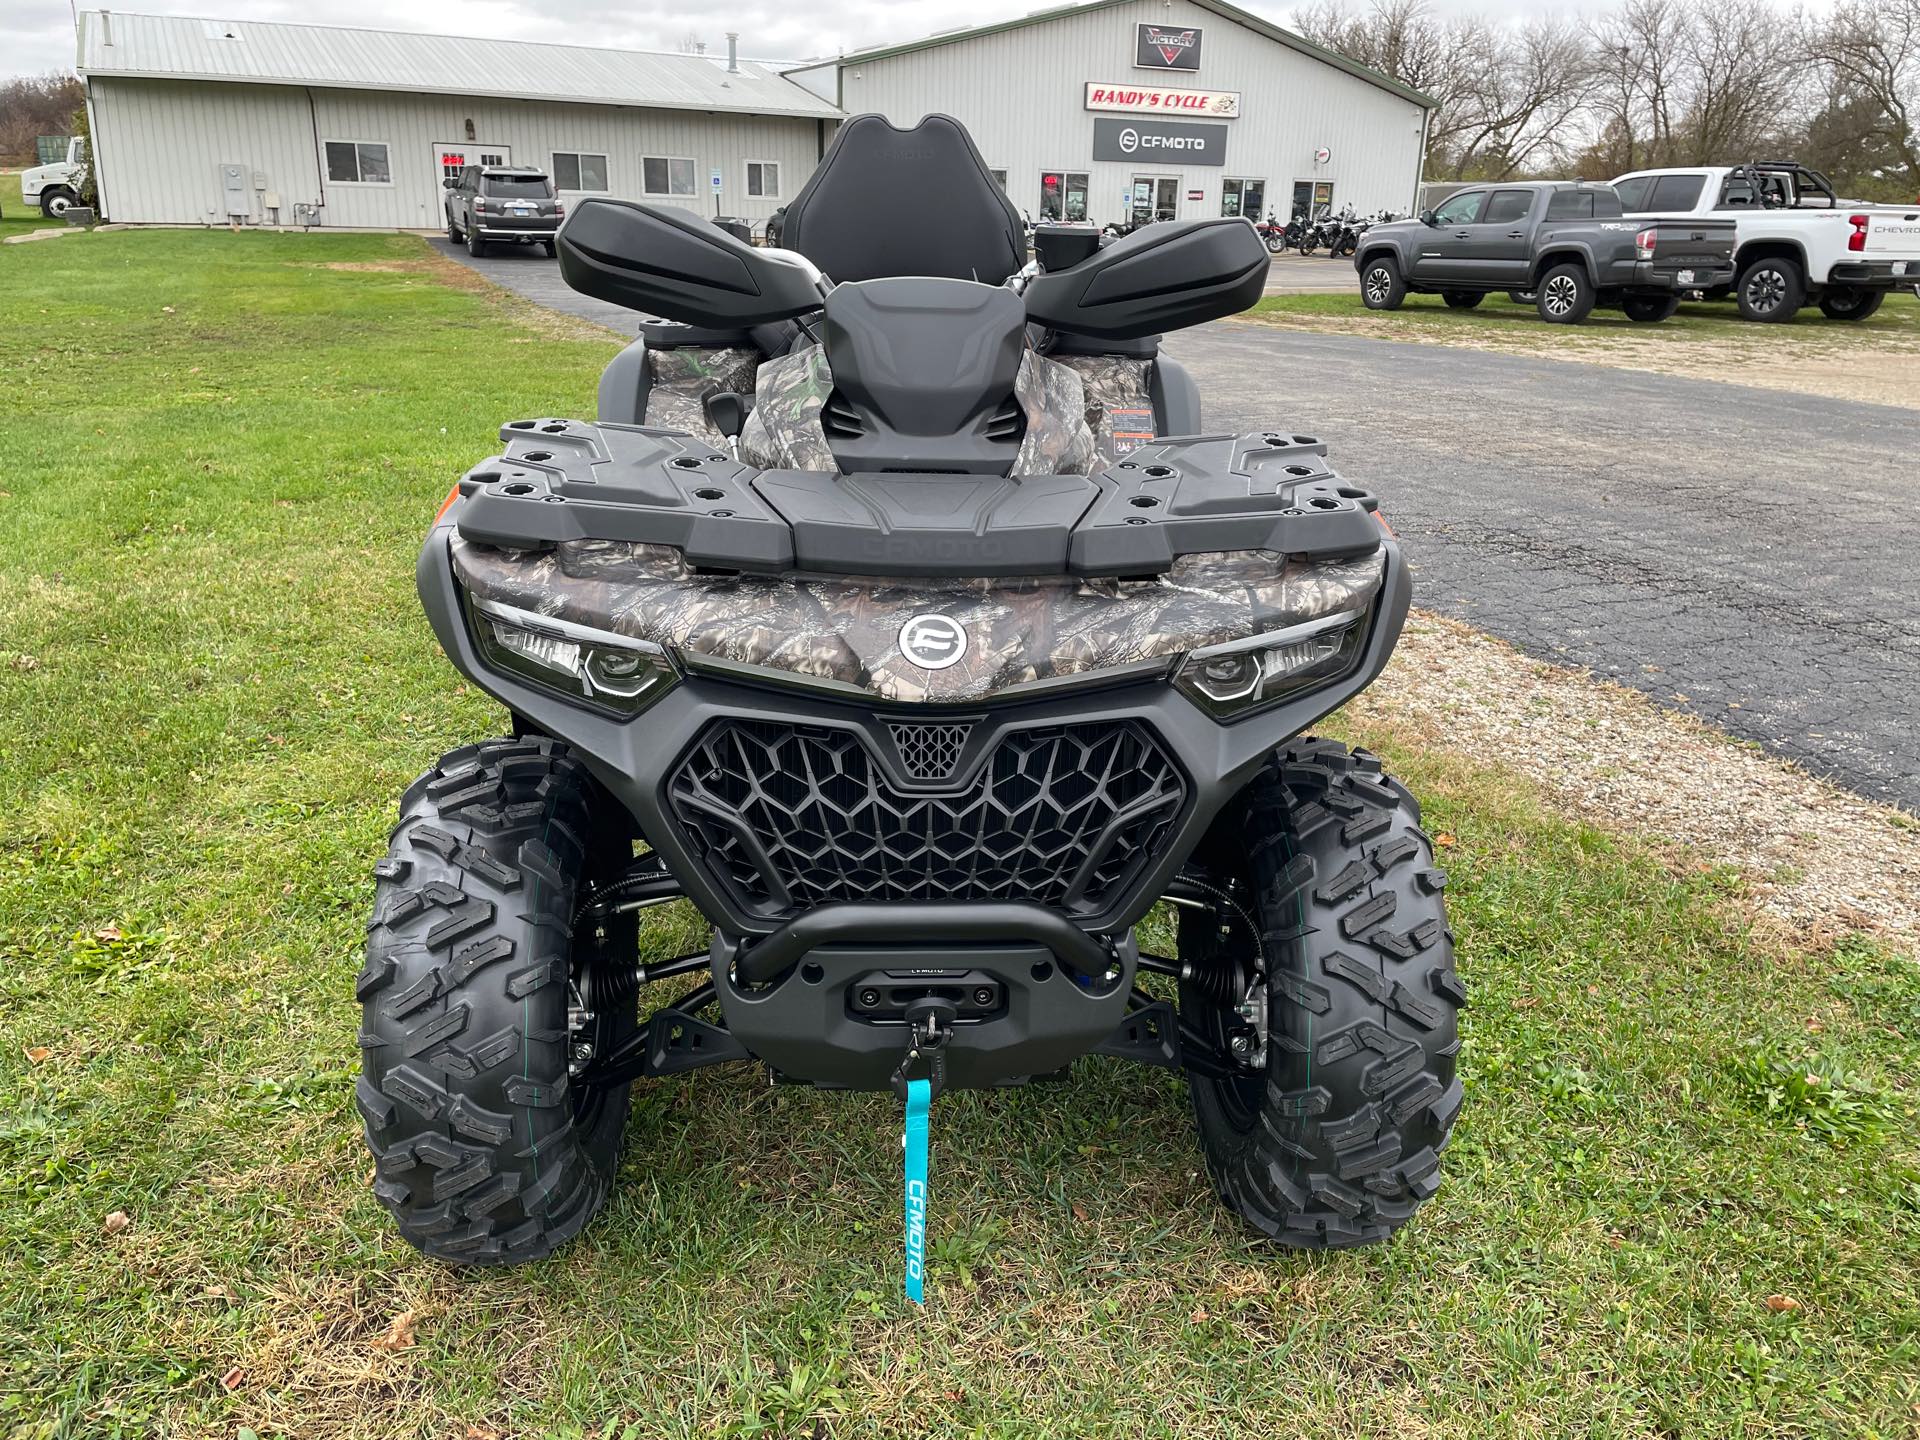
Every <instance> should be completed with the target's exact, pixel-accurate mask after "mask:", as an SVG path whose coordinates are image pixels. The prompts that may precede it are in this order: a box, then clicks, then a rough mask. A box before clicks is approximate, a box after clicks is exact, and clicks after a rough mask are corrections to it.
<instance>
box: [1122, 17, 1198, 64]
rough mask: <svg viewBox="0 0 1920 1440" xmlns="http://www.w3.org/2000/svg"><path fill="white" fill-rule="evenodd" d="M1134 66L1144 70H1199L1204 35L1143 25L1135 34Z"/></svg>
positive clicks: (1196, 31) (1187, 30)
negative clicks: (1201, 42) (1201, 36)
mask: <svg viewBox="0 0 1920 1440" xmlns="http://www.w3.org/2000/svg"><path fill="white" fill-rule="evenodd" d="M1135 35H1136V37H1137V38H1136V39H1135V41H1134V47H1133V63H1134V67H1135V68H1136V69H1140V70H1198V69H1199V68H1200V32H1199V30H1198V29H1191V28H1190V29H1185V30H1175V29H1172V28H1170V27H1168V26H1165V25H1142V26H1139V27H1138V29H1137V30H1136V31H1135Z"/></svg>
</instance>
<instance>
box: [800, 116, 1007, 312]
mask: <svg viewBox="0 0 1920 1440" xmlns="http://www.w3.org/2000/svg"><path fill="white" fill-rule="evenodd" d="M780 243H781V244H782V245H784V246H785V247H786V248H787V249H789V250H798V251H799V252H800V253H801V254H802V255H804V256H806V257H807V258H808V259H809V260H811V261H813V263H814V264H815V265H817V266H819V267H820V270H821V271H822V273H824V274H825V275H826V276H827V277H828V278H830V279H832V280H836V281H854V280H881V279H887V278H891V277H894V276H905V275H938V276H944V277H946V278H947V279H950V280H979V281H982V282H983V283H985V284H988V285H998V284H999V283H1000V282H1001V281H1003V280H1005V279H1006V278H1007V277H1008V276H1009V275H1011V274H1013V273H1014V272H1015V271H1016V270H1018V269H1019V268H1020V267H1021V266H1022V265H1024V264H1025V263H1026V258H1027V255H1026V249H1027V247H1026V232H1025V228H1024V226H1023V225H1022V224H1021V221H1020V212H1019V211H1017V210H1015V209H1014V208H1013V202H1012V201H1010V200H1008V199H1007V194H1006V191H1004V190H1002V189H1001V188H1000V186H999V185H998V184H997V183H995V181H994V178H993V176H992V175H991V174H989V173H988V171H987V165H986V162H985V161H984V160H982V159H981V158H980V152H979V151H978V150H976V149H975V148H974V144H973V138H972V137H971V136H970V135H968V134H967V131H966V127H965V126H964V125H962V124H961V123H960V122H959V121H958V120H955V119H953V118H952V117H951V116H947V115H928V116H926V117H924V118H923V119H922V120H921V121H920V123H919V124H918V125H915V126H914V127H912V128H911V129H908V130H901V129H897V128H896V127H895V126H894V125H893V124H892V123H891V122H889V121H888V120H887V118H886V116H884V115H856V116H854V117H853V118H852V119H851V120H849V121H847V122H846V124H844V125H842V126H841V127H840V133H839V134H837V135H835V136H834V137H833V143H832V144H831V145H829V146H828V147H827V153H826V154H825V155H824V156H822V157H821V159H820V163H819V165H818V166H816V167H815V168H814V172H813V174H812V175H810V176H809V177H808V178H807V183H806V184H805V185H803V186H802V187H801V188H800V193H799V194H798V195H797V196H795V197H794V199H793V203H791V204H790V205H788V206H787V213H786V223H785V228H784V229H783V230H782V232H781V237H780Z"/></svg>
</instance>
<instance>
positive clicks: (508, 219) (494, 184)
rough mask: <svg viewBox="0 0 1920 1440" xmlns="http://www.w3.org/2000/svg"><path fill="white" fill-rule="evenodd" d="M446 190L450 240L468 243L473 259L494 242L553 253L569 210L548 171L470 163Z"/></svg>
mask: <svg viewBox="0 0 1920 1440" xmlns="http://www.w3.org/2000/svg"><path fill="white" fill-rule="evenodd" d="M446 190H447V201H446V204H447V239H449V240H451V241H453V243H454V244H456V245H458V244H459V243H460V242H461V241H462V240H464V241H466V244H467V253H468V254H469V255H484V254H486V253H487V246H489V245H494V244H499V245H544V246H545V247H546V250H547V254H549V255H551V254H553V236H554V232H555V231H557V230H559V228H560V221H561V219H562V218H563V217H564V216H565V215H566V207H565V206H563V205H562V204H561V203H560V200H559V197H558V196H556V195H555V194H554V190H553V182H552V181H551V180H549V179H548V178H547V174H546V171H544V170H530V169H525V168H522V167H518V166H510V165H469V166H467V167H466V168H464V169H463V170H461V172H460V173H459V174H458V175H454V176H450V177H449V178H448V179H447V181H446Z"/></svg>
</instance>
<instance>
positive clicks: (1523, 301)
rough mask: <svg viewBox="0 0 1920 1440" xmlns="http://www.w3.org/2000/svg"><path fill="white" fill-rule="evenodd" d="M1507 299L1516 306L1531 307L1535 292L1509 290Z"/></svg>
mask: <svg viewBox="0 0 1920 1440" xmlns="http://www.w3.org/2000/svg"><path fill="white" fill-rule="evenodd" d="M1507 299H1508V300H1509V301H1511V302H1512V303H1513V304H1515V305H1531V304H1533V301H1534V292H1533V291H1531V290H1509V291H1507Z"/></svg>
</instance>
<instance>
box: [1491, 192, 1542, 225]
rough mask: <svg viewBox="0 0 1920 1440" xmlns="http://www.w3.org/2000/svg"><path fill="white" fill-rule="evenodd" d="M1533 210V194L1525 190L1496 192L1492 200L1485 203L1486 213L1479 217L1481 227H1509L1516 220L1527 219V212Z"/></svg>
mask: <svg viewBox="0 0 1920 1440" xmlns="http://www.w3.org/2000/svg"><path fill="white" fill-rule="evenodd" d="M1531 209H1533V194H1532V192H1531V191H1527V190H1496V191H1494V192H1493V199H1491V200H1489V201H1488V202H1487V213H1486V214H1484V215H1482V216H1481V217H1480V223H1481V224H1482V225H1511V224H1513V223H1514V222H1515V221H1516V220H1524V219H1526V218H1527V212H1528V211H1529V210H1531Z"/></svg>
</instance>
